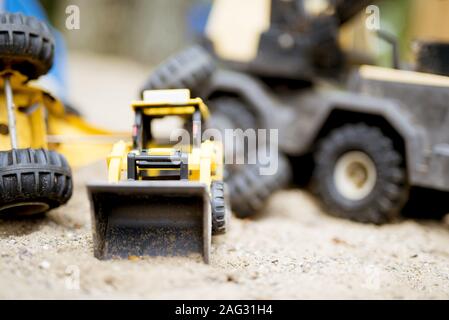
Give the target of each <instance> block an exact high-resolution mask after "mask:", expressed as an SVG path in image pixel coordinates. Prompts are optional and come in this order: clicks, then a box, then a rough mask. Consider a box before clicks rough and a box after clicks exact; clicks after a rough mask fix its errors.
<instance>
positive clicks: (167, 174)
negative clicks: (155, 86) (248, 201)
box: [88, 89, 228, 262]
mask: <svg viewBox="0 0 449 320" xmlns="http://www.w3.org/2000/svg"><path fill="white" fill-rule="evenodd" d="M143 96H144V98H143V100H142V101H136V102H134V103H133V104H132V107H133V109H134V112H135V125H134V127H133V137H132V138H133V142H132V143H125V142H123V141H120V142H118V143H116V144H115V145H114V147H113V150H112V153H111V154H110V156H109V157H108V160H107V164H108V183H92V184H89V185H88V192H89V198H90V201H91V208H92V215H93V219H92V221H93V233H94V254H95V256H96V257H97V258H99V259H109V258H114V257H118V258H127V257H130V256H147V255H149V256H167V255H169V256H170V255H189V254H190V253H201V254H202V255H203V258H204V260H205V262H208V261H209V254H210V244H211V235H215V234H221V233H224V232H225V231H226V226H227V220H228V218H227V217H228V213H227V208H226V202H227V201H226V194H225V190H224V183H223V180H222V179H223V177H222V174H223V151H222V145H221V143H220V142H219V141H212V140H210V139H207V140H203V139H202V133H203V132H202V130H201V128H202V123H203V121H205V120H206V119H207V118H208V117H209V111H208V108H207V106H206V105H205V104H204V103H203V101H202V100H201V99H200V98H195V99H191V98H190V92H189V90H183V89H177V90H149V91H146V92H144V94H143ZM175 123H177V124H178V125H180V127H179V128H178V129H183V130H184V131H183V132H185V133H188V136H189V139H188V142H187V143H183V142H182V141H181V143H175V144H174V143H171V142H170V141H169V140H170V139H168V137H167V136H165V137H163V136H162V135H161V132H162V131H164V130H165V131H168V133H169V134H170V132H173V131H172V130H167V129H168V128H169V127H170V124H171V125H173V124H175Z"/></svg>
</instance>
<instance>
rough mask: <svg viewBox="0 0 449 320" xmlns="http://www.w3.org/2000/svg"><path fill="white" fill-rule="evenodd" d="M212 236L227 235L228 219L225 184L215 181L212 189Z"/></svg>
mask: <svg viewBox="0 0 449 320" xmlns="http://www.w3.org/2000/svg"><path fill="white" fill-rule="evenodd" d="M210 189H211V190H210V192H211V207H212V235H219V234H224V233H226V229H227V224H228V218H227V212H226V210H227V208H226V195H225V184H224V182H223V181H213V182H212V185H211V188H210Z"/></svg>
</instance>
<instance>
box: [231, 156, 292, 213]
mask: <svg viewBox="0 0 449 320" xmlns="http://www.w3.org/2000/svg"><path fill="white" fill-rule="evenodd" d="M259 169H260V165H259V164H255V165H250V164H245V165H241V168H240V170H238V171H235V172H233V173H232V175H230V176H229V178H228V180H227V181H226V184H227V185H228V188H229V194H230V199H231V207H232V210H233V212H234V213H235V215H236V216H237V217H239V218H247V217H250V216H253V215H255V214H257V213H258V212H259V211H260V210H261V209H262V208H263V207H264V205H265V204H266V201H267V200H268V198H269V197H270V195H272V194H273V193H274V192H276V191H279V190H281V189H284V188H286V187H287V186H288V185H289V184H290V182H291V179H292V170H291V168H290V163H289V162H288V159H287V158H286V157H285V156H284V155H283V154H281V153H279V157H278V170H277V172H276V173H275V174H274V175H261V173H260V171H259Z"/></svg>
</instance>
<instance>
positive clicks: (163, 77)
mask: <svg viewBox="0 0 449 320" xmlns="http://www.w3.org/2000/svg"><path fill="white" fill-rule="evenodd" d="M215 68H216V66H215V61H214V59H213V58H212V57H211V56H210V55H209V53H208V52H207V51H206V50H205V49H203V48H202V47H200V46H193V47H190V48H187V49H185V50H183V51H181V52H179V53H177V54H175V55H173V56H171V57H169V58H168V59H167V60H165V61H164V62H162V63H161V64H160V65H159V66H157V67H156V68H155V69H154V70H153V72H152V73H151V75H150V77H149V78H148V79H147V81H146V82H145V84H144V85H143V87H142V89H141V94H143V91H145V90H159V89H190V91H191V92H192V95H193V96H196V95H198V92H199V91H200V90H201V86H202V85H203V83H204V82H205V81H206V80H208V79H209V77H210V76H211V75H212V74H213V73H214V71H215Z"/></svg>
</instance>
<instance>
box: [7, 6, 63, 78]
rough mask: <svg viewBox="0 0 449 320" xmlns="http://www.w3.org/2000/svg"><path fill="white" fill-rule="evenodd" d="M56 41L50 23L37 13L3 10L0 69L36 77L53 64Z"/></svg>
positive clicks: (45, 71)
mask: <svg viewBox="0 0 449 320" xmlns="http://www.w3.org/2000/svg"><path fill="white" fill-rule="evenodd" d="M54 49H55V41H54V38H53V36H52V34H51V32H50V29H49V28H48V26H47V25H46V24H45V23H43V22H41V21H39V20H38V19H36V18H34V17H28V16H25V15H23V14H18V13H0V70H7V69H11V70H15V71H18V72H20V73H21V74H23V75H25V76H27V77H28V79H30V80H31V79H36V78H38V77H39V76H41V75H44V74H46V73H47V72H48V70H50V68H51V67H52V65H53V56H54Z"/></svg>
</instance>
